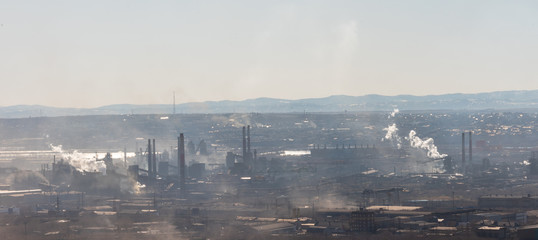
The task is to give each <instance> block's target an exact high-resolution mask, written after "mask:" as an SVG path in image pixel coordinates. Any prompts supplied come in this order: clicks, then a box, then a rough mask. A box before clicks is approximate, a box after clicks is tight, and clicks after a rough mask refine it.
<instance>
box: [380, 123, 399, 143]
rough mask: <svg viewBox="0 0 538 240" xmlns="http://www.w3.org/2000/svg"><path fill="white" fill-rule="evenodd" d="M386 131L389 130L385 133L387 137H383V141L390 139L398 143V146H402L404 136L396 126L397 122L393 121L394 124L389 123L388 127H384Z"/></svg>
mask: <svg viewBox="0 0 538 240" xmlns="http://www.w3.org/2000/svg"><path fill="white" fill-rule="evenodd" d="M383 130H384V131H387V134H385V137H384V138H383V139H381V141H384V140H385V139H386V140H389V141H392V142H394V143H396V146H397V147H398V149H401V148H402V138H401V137H400V136H398V127H396V123H393V124H392V125H389V126H388V127H386V128H383Z"/></svg>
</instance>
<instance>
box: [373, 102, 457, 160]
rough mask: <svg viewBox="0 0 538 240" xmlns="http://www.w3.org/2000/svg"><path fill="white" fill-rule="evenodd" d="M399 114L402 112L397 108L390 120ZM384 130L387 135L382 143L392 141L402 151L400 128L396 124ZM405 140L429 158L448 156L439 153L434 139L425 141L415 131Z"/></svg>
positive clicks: (410, 132)
mask: <svg viewBox="0 0 538 240" xmlns="http://www.w3.org/2000/svg"><path fill="white" fill-rule="evenodd" d="M399 112H400V110H399V109H397V108H395V109H394V111H392V112H391V113H390V115H389V116H388V118H389V119H390V118H394V117H395V116H396V114H398V113H399ZM383 130H384V131H386V132H387V133H386V134H385V137H384V138H382V139H381V141H384V140H388V141H391V142H393V143H395V144H396V146H397V147H398V149H401V148H402V143H403V140H402V138H401V137H400V136H399V135H398V127H397V126H396V123H393V124H391V125H389V126H388V127H386V128H383ZM405 140H407V141H409V145H410V146H411V147H413V148H417V149H423V150H426V151H427V153H426V155H427V156H428V158H433V159H438V158H443V157H446V156H447V155H446V154H440V153H439V151H437V146H435V144H434V142H433V139H432V138H426V139H424V140H423V139H421V138H420V137H418V136H417V133H416V132H415V131H414V130H411V131H409V135H408V136H407V137H405Z"/></svg>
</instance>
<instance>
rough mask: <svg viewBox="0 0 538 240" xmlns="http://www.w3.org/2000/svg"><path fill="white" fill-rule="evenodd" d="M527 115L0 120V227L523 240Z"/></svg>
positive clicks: (531, 213)
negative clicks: (26, 127) (0, 135)
mask: <svg viewBox="0 0 538 240" xmlns="http://www.w3.org/2000/svg"><path fill="white" fill-rule="evenodd" d="M387 116H389V117H388V118H387ZM536 118H537V115H536V113H525V112H504V113H498V112H452V113H435V112H433V113H424V112H402V113H398V114H395V113H392V114H388V113H384V112H371V113H347V112H346V113H341V114H339V113H338V114H337V113H333V114H327V113H319V114H309V113H297V114H257V113H251V114H220V115H219V114H214V115H181V114H174V115H171V116H164V115H125V116H88V117H60V118H29V119H4V120H0V130H1V132H2V134H3V135H2V138H3V139H2V140H1V141H0V188H1V190H0V233H2V234H3V235H4V236H7V237H6V238H2V239H432V238H435V239H453V238H456V239H488V238H490V239H535V236H537V233H538V210H537V209H538V145H536V142H537V140H538V133H537V132H536V124H537V122H536ZM66 123H69V124H66ZM28 125H31V126H33V127H32V129H31V130H26V129H23V128H22V127H21V126H28ZM69 129H73V130H72V131H74V132H71V131H68V130H69ZM434 140H435V141H434ZM196 142H198V144H195V143H196ZM60 145H61V146H60ZM6 233H9V234H6Z"/></svg>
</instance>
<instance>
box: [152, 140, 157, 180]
mask: <svg viewBox="0 0 538 240" xmlns="http://www.w3.org/2000/svg"><path fill="white" fill-rule="evenodd" d="M152 153H153V156H152V158H153V161H152V164H153V166H152V170H153V176H157V149H155V138H154V139H153V151H152Z"/></svg>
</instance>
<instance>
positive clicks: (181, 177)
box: [178, 133, 185, 190]
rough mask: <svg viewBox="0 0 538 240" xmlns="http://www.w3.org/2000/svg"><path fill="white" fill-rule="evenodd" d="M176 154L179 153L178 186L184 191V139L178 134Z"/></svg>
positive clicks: (181, 134)
mask: <svg viewBox="0 0 538 240" xmlns="http://www.w3.org/2000/svg"><path fill="white" fill-rule="evenodd" d="M178 153H179V166H178V167H179V185H180V186H181V190H184V188H185V139H184V137H183V133H180V134H179V147H178Z"/></svg>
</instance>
